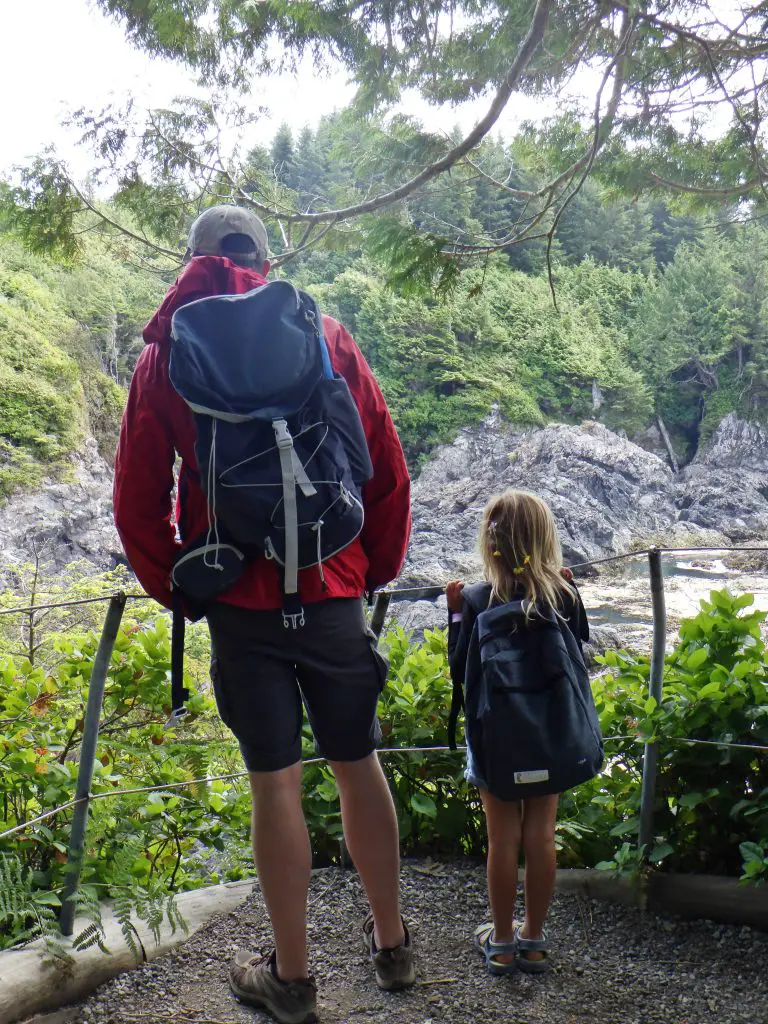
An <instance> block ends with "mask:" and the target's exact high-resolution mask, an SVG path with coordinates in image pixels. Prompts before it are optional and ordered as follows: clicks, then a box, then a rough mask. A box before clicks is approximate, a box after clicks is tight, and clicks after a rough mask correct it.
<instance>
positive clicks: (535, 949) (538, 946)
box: [515, 928, 549, 953]
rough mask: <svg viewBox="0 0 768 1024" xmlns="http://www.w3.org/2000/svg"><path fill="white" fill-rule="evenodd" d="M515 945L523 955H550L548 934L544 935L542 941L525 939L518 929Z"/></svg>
mask: <svg viewBox="0 0 768 1024" xmlns="http://www.w3.org/2000/svg"><path fill="white" fill-rule="evenodd" d="M515 944H516V945H517V948H518V950H519V951H520V952H523V953H548V952H549V942H548V940H547V935H546V932H544V933H542V936H541V938H540V939H524V938H523V937H522V935H521V934H520V929H519V928H518V929H517V931H516V932H515Z"/></svg>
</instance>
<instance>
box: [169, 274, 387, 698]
mask: <svg viewBox="0 0 768 1024" xmlns="http://www.w3.org/2000/svg"><path fill="white" fill-rule="evenodd" d="M171 335H172V339H173V344H172V347H171V357H170V366H169V376H170V380H171V383H172V385H173V387H174V388H175V389H176V391H177V392H178V393H179V394H180V395H181V397H182V398H183V399H184V401H185V402H186V403H187V405H188V406H189V408H190V409H191V410H192V413H193V414H194V419H195V428H196V432H197V440H196V445H195V454H196V456H197V462H198V467H199V472H200V483H201V486H202V489H203V491H204V493H205V496H206V499H207V503H208V529H207V530H206V531H205V532H204V533H203V534H202V535H201V536H198V537H186V536H184V535H183V533H184V530H183V524H181V527H180V529H181V533H182V537H181V540H182V545H183V552H182V554H181V556H180V557H179V559H178V560H177V562H176V565H175V566H174V569H173V573H172V581H173V588H174V595H175V596H176V598H177V600H176V601H175V602H174V606H175V608H174V610H175V614H174V631H175V634H176V635H175V640H176V644H175V648H176V649H178V648H179V645H180V643H181V641H179V639H178V634H179V632H180V630H181V625H180V623H181V624H183V614H182V612H181V606H180V602H179V601H178V598H179V596H183V599H184V605H185V606H186V609H187V611H188V612H189V611H191V612H192V613H193V614H202V612H203V610H204V608H205V605H206V604H207V603H208V602H210V601H211V600H214V599H215V598H216V597H217V596H219V595H220V594H222V593H223V592H224V591H226V590H228V589H229V588H230V587H231V586H232V585H233V584H234V583H235V582H236V580H237V579H238V578H239V577H240V575H241V574H242V572H243V570H244V569H245V566H246V565H247V564H248V562H249V561H251V560H253V559H255V558H258V557H262V556H263V557H265V558H268V559H272V560H273V561H274V562H275V563H276V564H277V565H278V566H279V569H280V575H281V580H282V589H283V622H284V625H285V626H286V627H288V626H292V627H293V628H298V627H300V626H302V625H303V624H304V612H303V608H302V605H301V596H300V594H299V585H298V573H299V570H300V569H305V568H308V567H311V566H317V567H318V572H319V573H320V575H321V577H322V573H323V562H324V561H326V560H327V559H329V558H331V557H332V556H333V555H334V554H336V553H337V552H339V551H341V550H342V549H343V548H345V547H347V546H348V545H349V544H351V543H352V541H353V540H354V539H355V538H356V537H357V536H358V535H359V534H360V531H361V530H362V528H363V504H362V495H361V492H362V487H363V484H365V482H366V481H367V480H370V478H371V477H372V476H373V467H372V465H371V459H370V455H369V452H368V445H367V442H366V439H365V434H364V431H363V426H362V423H361V422H360V416H359V414H358V411H357V406H356V405H355V402H354V400H353V398H352V396H351V394H350V391H349V388H348V387H347V383H346V381H345V380H344V379H343V377H340V376H338V375H337V374H335V373H334V371H333V368H332V366H331V362H330V358H329V355H328V349H327V347H326V343H325V338H324V337H323V328H322V318H321V316H320V310H319V309H318V307H317V303H316V302H315V301H314V299H312V298H311V296H309V295H307V294H306V293H304V292H300V291H298V290H297V289H296V288H295V287H294V286H293V285H292V284H290V283H289V282H287V281H274V282H271V283H269V284H265V285H262V286H261V287H259V288H256V289H254V290H253V291H250V292H247V293H246V294H244V295H215V296H211V297H209V298H203V299H198V300H196V301H194V302H190V303H188V304H187V305H185V306H181V307H180V308H179V309H178V310H176V312H175V313H174V315H173V320H172V324H171ZM176 661H177V671H176V672H175V673H172V675H173V677H174V680H175V681H174V684H173V685H174V697H173V704H174V711H176V712H178V711H179V709H180V707H181V704H182V703H183V699H185V698H182V696H181V686H182V684H181V682H180V681H179V679H178V675H179V672H180V669H179V668H178V664H180V655H178V654H177V659H176Z"/></svg>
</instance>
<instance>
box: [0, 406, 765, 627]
mask: <svg viewBox="0 0 768 1024" xmlns="http://www.w3.org/2000/svg"><path fill="white" fill-rule="evenodd" d="M766 467H768V429H767V428H765V427H763V426H760V425H757V424H750V423H746V422H744V421H743V420H740V419H738V418H737V417H736V416H735V415H734V414H731V415H729V416H727V417H726V418H725V419H724V420H723V421H722V423H721V424H720V426H719V427H718V428H717V430H716V431H715V433H714V434H713V436H712V437H711V438H710V440H709V441H708V442H707V444H705V445H704V446H703V447H702V448H701V449H700V450H699V452H698V453H697V455H696V457H695V458H694V460H693V462H692V463H691V464H690V465H688V466H687V467H685V468H684V469H683V470H682V472H680V473H678V474H675V473H673V472H672V470H671V469H670V468H669V466H668V464H667V462H666V461H665V460H664V459H662V458H661V457H660V456H659V455H657V454H656V453H655V452H653V451H648V450H646V448H643V447H641V446H640V445H639V444H636V443H633V442H632V441H630V440H628V439H627V438H626V437H624V436H622V435H620V434H616V433H613V432H611V431H610V430H608V429H607V428H606V427H604V426H602V425H601V424H599V423H595V422H585V423H582V424H581V425H580V426H567V425H563V424H554V425H551V426H547V427H543V428H535V429H529V430H523V431H521V430H520V429H519V428H515V427H513V426H511V425H509V424H508V423H506V422H504V420H503V419H502V418H501V417H500V416H499V414H498V413H493V414H491V415H490V416H489V417H488V418H487V419H486V420H485V421H483V422H482V423H480V424H477V425H475V426H471V427H465V428H464V429H463V430H461V431H460V432H459V434H458V436H457V437H456V439H455V441H454V442H453V443H452V444H450V445H444V446H442V447H440V448H438V449H437V450H436V451H435V452H434V453H433V455H432V457H431V459H430V461H429V462H428V463H427V465H426V466H425V467H424V469H423V470H422V472H421V473H420V475H419V476H418V478H417V479H416V480H415V481H414V485H413V532H412V540H411V546H410V550H409V553H408V559H407V562H406V565H405V568H404V570H403V572H402V574H401V576H400V579H399V580H398V586H400V587H407V586H424V585H434V584H443V583H445V582H446V581H447V580H448V579H451V578H453V577H456V576H459V577H462V578H465V579H473V578H477V576H478V575H479V571H480V565H479V560H478V557H477V554H476V551H475V546H476V535H477V527H478V523H479V518H480V514H481V512H482V508H483V506H484V504H485V502H486V500H487V498H488V497H489V496H490V495H491V494H493V493H496V492H498V491H500V490H503V489H504V488H505V487H523V488H526V489H529V490H533V491H535V492H536V493H538V494H540V495H541V496H542V497H543V498H545V499H546V500H547V501H548V502H549V504H550V505H551V507H552V509H553V511H554V514H555V518H556V519H557V523H558V528H559V531H560V535H561V538H562V541H563V551H564V555H565V559H566V562H568V563H576V562H584V561H589V560H591V559H595V558H601V557H604V556H606V555H614V554H619V553H623V552H626V551H629V550H632V549H633V548H635V549H636V548H638V547H641V546H643V545H644V544H647V543H649V542H651V541H653V542H657V543H663V544H666V545H668V546H708V545H731V544H734V543H742V542H744V541H755V540H756V539H759V538H761V537H768V469H766ZM34 548H37V549H38V550H42V551H44V555H45V559H46V561H49V562H50V563H51V564H52V566H53V567H54V568H63V567H64V566H65V565H67V564H69V563H70V562H72V561H75V560H77V559H84V560H85V561H87V562H90V563H91V564H92V565H93V566H94V567H95V568H98V569H110V568H113V567H114V566H115V564H117V563H120V562H122V561H123V554H122V549H121V546H120V541H119V538H118V536H117V533H116V531H115V528H114V524H113V522H112V471H111V468H110V467H109V466H108V465H107V463H106V462H105V461H104V460H103V459H102V458H101V456H100V455H99V453H98V450H97V448H96V443H95V442H94V441H92V440H91V441H89V442H87V443H86V445H85V447H84V449H83V451H82V452H81V453H80V454H78V455H77V456H76V457H74V458H73V459H72V464H71V469H70V470H69V472H68V474H67V475H66V476H65V477H64V478H61V479H55V480H54V479H51V480H48V481H46V482H45V483H44V485H43V486H42V487H41V488H40V490H39V491H38V492H37V493H29V494H21V495H18V496H16V497H14V498H12V499H11V500H10V501H9V502H7V504H6V505H5V506H4V507H3V508H1V509H0V564H1V565H2V569H3V571H4V573H5V575H6V577H7V576H8V575H9V570H10V574H11V575H12V568H13V566H14V565H16V564H19V563H22V562H24V561H27V560H28V559H29V558H30V555H31V553H32V551H33V549H34ZM399 611H400V613H401V615H402V613H403V612H404V611H408V616H409V618H411V619H414V620H415V628H416V629H423V628H424V625H423V622H426V621H427V619H428V624H432V623H433V622H434V624H440V625H442V624H443V622H444V618H445V615H444V610H441V607H440V605H438V606H437V611H436V610H435V606H434V605H432V604H430V605H428V607H427V605H425V604H424V603H423V602H417V603H416V604H415V605H413V606H411V607H410V608H405V606H399ZM436 617H438V618H439V623H438V621H436Z"/></svg>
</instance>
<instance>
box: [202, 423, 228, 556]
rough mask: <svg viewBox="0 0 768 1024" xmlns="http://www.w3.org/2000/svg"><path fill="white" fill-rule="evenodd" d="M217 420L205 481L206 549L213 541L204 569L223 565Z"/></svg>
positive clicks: (212, 434)
mask: <svg viewBox="0 0 768 1024" xmlns="http://www.w3.org/2000/svg"><path fill="white" fill-rule="evenodd" d="M217 426H218V420H215V419H214V421H213V426H212V427H211V457H210V459H209V461H208V479H207V481H206V495H205V496H206V499H207V505H208V536H207V537H206V539H205V546H206V549H207V548H209V547H210V546H211V539H213V541H214V556H213V562H209V561H208V554H209V552H208V550H206V552H205V554H204V555H203V565H204V566H205V567H206V569H219V570H222V569H223V568H224V566H223V565H222V564H221V562H220V561H219V550H220V548H221V540H220V538H219V521H218V519H217V518H216V428H217Z"/></svg>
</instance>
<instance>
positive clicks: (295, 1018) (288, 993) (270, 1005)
mask: <svg viewBox="0 0 768 1024" xmlns="http://www.w3.org/2000/svg"><path fill="white" fill-rule="evenodd" d="M229 987H230V988H231V989H232V991H233V992H234V993H235V995H236V996H237V998H238V999H240V1000H242V1002H244V1003H249V1004H250V1005H251V1006H258V1007H260V1008H261V1009H263V1010H266V1011H267V1012H268V1013H271V1014H272V1016H273V1017H274V1018H275V1019H276V1020H278V1021H280V1024H314V1022H315V1021H317V988H316V986H315V983H314V981H313V980H312V978H304V979H301V980H300V981H281V980H280V979H279V978H278V977H277V975H276V974H275V952H274V950H273V951H272V952H271V953H267V954H266V956H254V955H253V954H252V953H247V952H245V951H244V950H239V951H238V952H237V953H236V955H235V962H234V963H233V964H232V966H231V967H230V969H229Z"/></svg>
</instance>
